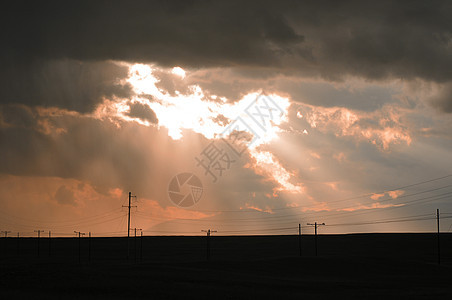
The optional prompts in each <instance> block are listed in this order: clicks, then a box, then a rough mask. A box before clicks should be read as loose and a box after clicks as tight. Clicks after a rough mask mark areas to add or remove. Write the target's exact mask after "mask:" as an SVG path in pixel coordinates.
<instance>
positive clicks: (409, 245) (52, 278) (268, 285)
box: [0, 234, 452, 299]
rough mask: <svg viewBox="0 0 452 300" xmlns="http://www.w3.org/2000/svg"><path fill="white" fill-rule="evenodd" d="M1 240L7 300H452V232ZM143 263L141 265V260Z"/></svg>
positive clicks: (2, 291) (0, 291)
mask: <svg viewBox="0 0 452 300" xmlns="http://www.w3.org/2000/svg"><path fill="white" fill-rule="evenodd" d="M142 241H143V245H142V249H143V253H142V256H141V255H140V249H141V245H140V239H139V238H137V240H136V250H137V252H136V253H137V255H136V257H135V241H134V239H133V238H132V239H131V243H130V249H131V251H130V254H131V255H130V257H129V260H127V239H126V238H92V239H91V257H89V255H88V254H89V248H88V247H89V240H88V238H86V237H85V238H82V240H81V252H80V253H81V256H80V261H81V262H80V263H79V255H78V254H79V252H78V251H79V250H78V249H79V248H78V245H79V244H78V240H77V239H75V238H53V239H52V240H51V244H50V245H51V248H50V250H51V252H50V255H49V240H48V239H46V238H42V239H41V240H40V249H39V250H40V256H39V257H38V253H37V239H35V238H22V239H20V240H19V243H18V240H17V239H15V238H7V239H1V242H2V243H1V248H2V253H1V254H2V256H1V260H0V263H1V270H0V285H1V286H0V296H1V299H8V298H14V299H25V298H27V299H38V298H42V299H44V298H45V299H79V298H83V299H135V298H137V299H172V298H180V299H182V298H184V299H186V298H189V299H194V298H196V299H206V298H209V299H238V298H239V299H257V298H258V299H274V298H280V299H286V298H298V299H300V298H305V299H314V298H315V299H350V298H359V299H383V298H385V299H388V298H389V299H414V298H415V299H452V272H451V271H452V234H442V235H441V247H442V248H441V250H442V264H441V265H440V266H439V265H438V264H437V256H436V254H437V250H436V235H434V234H353V235H321V236H319V240H318V246H319V248H318V249H319V256H318V257H315V256H314V237H313V236H307V235H305V236H303V237H302V256H301V257H299V252H298V251H299V248H298V236H252V237H245V236H240V237H222V236H213V237H212V238H211V260H210V261H209V262H207V261H206V259H205V258H206V237H144V238H143V240H142ZM141 258H142V259H141Z"/></svg>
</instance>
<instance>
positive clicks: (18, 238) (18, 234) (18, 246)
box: [17, 232, 20, 254]
mask: <svg viewBox="0 0 452 300" xmlns="http://www.w3.org/2000/svg"><path fill="white" fill-rule="evenodd" d="M19 251H20V233H19V232H18V233H17V254H19Z"/></svg>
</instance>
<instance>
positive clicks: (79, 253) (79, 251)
mask: <svg viewBox="0 0 452 300" xmlns="http://www.w3.org/2000/svg"><path fill="white" fill-rule="evenodd" d="M74 233H75V234H78V263H81V261H82V250H81V249H82V247H81V237H82V235H85V234H84V233H83V232H80V231H75V230H74Z"/></svg>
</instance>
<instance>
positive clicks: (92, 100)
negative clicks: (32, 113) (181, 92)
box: [0, 59, 131, 112]
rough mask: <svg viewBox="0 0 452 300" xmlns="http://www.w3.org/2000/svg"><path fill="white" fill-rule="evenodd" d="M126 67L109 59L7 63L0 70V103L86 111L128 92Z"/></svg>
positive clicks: (123, 95) (129, 88) (129, 89)
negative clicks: (0, 85) (105, 100)
mask: <svg viewBox="0 0 452 300" xmlns="http://www.w3.org/2000/svg"><path fill="white" fill-rule="evenodd" d="M127 75H128V68H127V67H126V66H119V65H117V64H115V63H112V62H107V61H104V62H91V61H85V62H82V61H77V60H69V59H62V60H41V59H40V60H36V61H33V62H31V63H30V64H27V63H23V62H19V63H18V64H17V65H16V64H13V63H12V62H8V63H7V64H6V66H4V68H2V69H1V70H0V82H1V84H2V88H1V89H0V103H22V104H26V105H31V106H36V105H39V106H56V107H61V108H66V109H68V110H74V111H78V112H90V111H92V110H93V108H94V107H95V106H96V104H98V103H100V102H101V101H102V100H103V97H107V98H111V97H113V96H116V97H127V96H129V95H130V94H131V87H130V86H129V85H128V84H120V83H119V80H121V79H124V78H126V77H127Z"/></svg>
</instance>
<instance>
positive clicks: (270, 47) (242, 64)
mask: <svg viewBox="0 0 452 300" xmlns="http://www.w3.org/2000/svg"><path fill="white" fill-rule="evenodd" d="M450 15H452V3H451V2H450V1H442V0H438V1H428V2H427V1H420V0H419V1H397V2H395V1H378V2H375V1H372V2H371V1H352V0H350V1H133V2H126V1H94V2H93V1H76V2H63V1H46V2H22V1H19V2H17V1H16V2H10V3H8V4H6V5H4V6H3V7H2V18H1V19H2V21H1V22H2V28H3V29H2V48H1V49H0V53H1V60H0V64H1V70H2V71H1V73H0V74H1V77H0V80H2V85H3V88H2V92H1V94H0V98H1V101H2V102H5V101H6V102H21V103H30V104H44V105H56V106H61V107H67V108H69V109H73V110H78V111H89V110H90V109H92V107H93V106H94V105H95V104H96V103H98V101H99V97H100V96H101V95H104V94H106V95H111V94H118V95H122V96H124V95H127V94H128V93H129V92H130V90H128V88H127V87H124V86H120V85H117V84H114V83H113V82H114V79H115V78H123V76H125V75H124V73H123V72H125V71H124V70H122V69H120V68H118V67H116V68H114V67H111V66H109V67H108V66H100V65H96V66H93V65H92V63H87V62H86V61H105V60H122V61H129V62H146V63H150V62H153V63H158V64H159V65H163V66H170V67H173V66H181V67H185V68H186V67H188V68H190V67H191V68H205V67H225V66H227V67H230V68H235V69H237V72H242V73H243V72H244V73H243V74H242V75H243V76H245V73H246V76H247V77H251V78H271V77H273V76H275V75H276V74H291V75H295V76H303V77H306V76H307V77H319V76H321V77H323V78H326V79H328V80H341V79H343V78H344V77H346V76H348V75H353V76H359V77H365V78H369V79H377V80H380V79H385V78H388V77H389V78H402V79H409V80H411V79H417V78H420V79H422V80H425V81H435V82H439V83H443V82H447V81H450V80H452V51H451V50H452V19H451V18H450ZM65 59H72V60H76V61H83V62H84V63H80V65H73V64H71V66H68V63H67V62H65ZM61 60H62V61H63V63H61V62H59V63H55V61H57V62H58V61H61ZM49 61H50V62H49ZM84 64H87V65H84ZM91 67H93V68H94V67H95V68H99V69H102V68H104V67H107V69H108V70H107V71H106V72H103V71H100V72H101V74H92V73H93V72H95V71H93V69H92V68H91ZM87 73H88V76H85V75H87ZM89 74H91V77H90V75H89ZM107 74H108V75H107ZM102 76H107V77H102ZM86 85H88V86H86ZM107 85H108V88H107ZM57 87H58V88H57ZM166 88H168V89H169V90H171V86H167V87H166ZM449 96H451V95H450V93H449V94H448V95H446V97H443V99H445V100H444V101H443V100H441V101H439V103H440V105H439V106H438V107H439V108H442V109H443V110H444V111H450V109H449V108H448V107H450V106H451V104H450V103H451V100H450V97H449ZM63 98H64V99H63Z"/></svg>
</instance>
